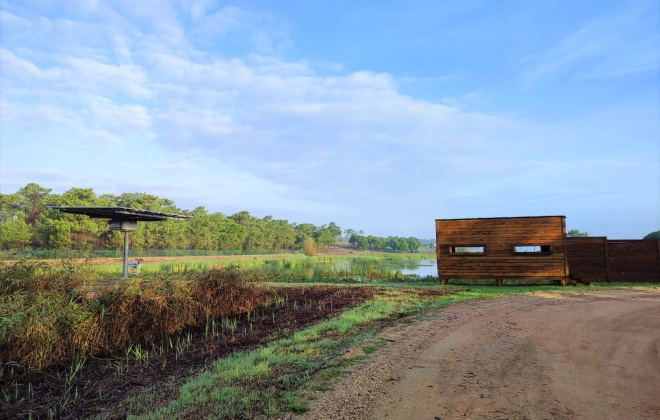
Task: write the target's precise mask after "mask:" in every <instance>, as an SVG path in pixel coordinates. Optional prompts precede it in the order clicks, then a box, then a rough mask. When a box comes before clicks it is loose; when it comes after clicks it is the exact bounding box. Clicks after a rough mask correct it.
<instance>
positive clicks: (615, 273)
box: [607, 239, 660, 283]
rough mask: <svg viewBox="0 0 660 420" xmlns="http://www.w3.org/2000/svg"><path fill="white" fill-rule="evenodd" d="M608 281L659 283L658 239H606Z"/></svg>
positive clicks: (659, 241)
mask: <svg viewBox="0 0 660 420" xmlns="http://www.w3.org/2000/svg"><path fill="white" fill-rule="evenodd" d="M607 265H608V281H610V282H644V283H646V282H650V283H660V240H658V239H641V240H608V241H607Z"/></svg>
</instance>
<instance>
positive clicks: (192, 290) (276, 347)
mask: <svg viewBox="0 0 660 420" xmlns="http://www.w3.org/2000/svg"><path fill="white" fill-rule="evenodd" d="M354 258H355V259H354V260H351V264H350V265H347V266H346V267H343V268H342V267H341V265H340V266H339V269H337V265H336V264H330V263H335V262H336V261H334V260H333V259H332V258H329V257H309V258H299V257H295V258H290V259H288V258H287V259H272V260H271V259H261V260H259V259H253V260H241V261H230V262H225V263H227V264H225V265H223V266H219V265H215V264H212V265H207V264H200V263H197V262H190V261H180V262H176V261H175V262H168V263H163V264H161V265H157V264H154V265H153V266H149V265H146V266H145V267H144V271H142V272H141V275H140V276H139V277H138V278H131V279H130V280H124V281H118V280H116V279H114V278H115V277H116V276H114V275H108V271H105V270H104V269H103V268H104V267H100V266H94V265H91V264H86V263H81V262H79V261H67V260H65V261H62V262H61V263H60V264H57V265H52V264H46V263H45V262H38V261H20V262H14V263H9V264H5V265H4V266H2V267H0V405H1V406H2V410H0V418H20V417H25V418H30V417H32V418H55V417H75V418H79V417H95V418H119V417H121V418H123V417H128V416H130V417H133V416H134V417H138V418H189V417H193V416H202V417H215V418H253V417H255V416H266V417H268V416H276V415H279V414H281V413H285V412H294V413H299V412H304V411H306V410H307V406H308V403H309V400H310V399H312V398H314V396H315V395H316V393H317V392H318V391H323V390H324V389H328V388H329V387H331V384H332V382H333V381H334V380H335V378H337V377H340V376H342V375H343V374H344V372H345V368H346V366H348V365H351V364H355V363H362V362H363V361H364V360H365V358H367V357H369V355H370V354H372V353H374V352H377V351H379V349H380V348H382V347H383V346H385V345H387V343H384V342H381V341H370V342H368V344H365V345H361V344H360V343H362V342H363V340H365V339H368V338H370V337H372V336H373V335H374V334H375V333H376V332H377V331H379V330H380V329H381V328H382V327H383V326H385V325H388V324H389V323H391V322H392V321H393V320H395V319H398V318H400V317H404V316H408V315H411V314H414V313H417V312H420V311H422V310H424V309H427V308H432V307H438V306H443V305H447V304H450V303H453V302H457V301H460V300H465V299H477V298H485V297H490V296H495V295H502V294H512V293H524V292H530V291H540V290H550V289H552V290H557V288H556V287H552V286H533V287H528V286H516V285H512V283H510V284H509V286H507V287H501V288H497V287H491V286H480V287H474V286H473V285H470V286H461V285H450V286H445V287H441V286H439V285H438V283H437V278H433V277H429V278H423V277H419V276H414V275H407V276H406V275H402V274H401V272H400V271H396V270H394V271H393V272H392V270H391V268H389V269H387V268H384V267H383V266H386V264H387V263H388V262H389V261H391V258H386V257H377V256H368V257H354ZM397 258H398V262H399V263H404V264H405V263H406V261H407V259H406V258H405V257H404V256H398V257H397ZM416 258H419V257H417V256H409V260H410V261H411V262H414V261H415V259H416ZM330 267H334V268H333V269H330ZM379 267H380V268H379ZM388 270H389V271H388ZM278 273H279V274H278ZM392 273H394V274H392ZM505 284H506V283H505ZM354 346H358V347H360V348H362V350H363V353H364V355H363V356H359V357H356V358H353V359H346V358H343V357H340V356H341V355H343V354H344V353H345V352H346V351H347V350H348V349H349V348H352V347H354Z"/></svg>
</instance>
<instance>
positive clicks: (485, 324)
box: [305, 289, 660, 420]
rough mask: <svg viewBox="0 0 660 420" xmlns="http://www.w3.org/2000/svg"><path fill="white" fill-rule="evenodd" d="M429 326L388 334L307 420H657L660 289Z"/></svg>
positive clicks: (505, 309)
mask: <svg viewBox="0 0 660 420" xmlns="http://www.w3.org/2000/svg"><path fill="white" fill-rule="evenodd" d="M427 316H428V317H429V319H426V320H423V321H420V322H417V323H415V324H413V325H405V324H399V325H397V326H395V327H392V328H389V329H387V330H385V331H383V332H382V334H381V336H380V337H382V338H384V339H386V340H388V342H390V343H392V344H390V345H389V346H387V347H385V348H383V349H381V350H380V351H378V352H377V353H376V354H375V355H374V356H373V358H372V359H370V360H369V362H367V363H365V364H363V365H361V366H358V367H357V368H354V369H353V371H352V372H351V373H350V375H348V376H347V378H346V379H344V380H343V381H342V382H341V383H340V384H338V385H337V386H335V387H334V389H333V390H332V391H330V392H328V393H325V394H323V395H322V396H321V397H320V399H319V400H318V401H316V402H314V404H313V405H312V411H311V412H310V413H308V414H307V415H306V416H305V418H310V419H368V418H373V419H409V418H414V419H429V420H431V419H444V420H446V419H459V418H469V419H507V418H508V419H623V418H626V419H656V418H660V398H658V396H659V395H660V359H659V356H658V347H660V291H659V290H657V289H645V290H640V291H632V290H630V289H625V290H618V289H617V290H612V289H609V290H605V291H600V290H585V291H559V292H551V293H537V294H531V295H522V296H521V295H519V296H513V297H501V298H494V299H487V300H479V301H470V302H463V303H459V304H456V305H452V306H450V307H447V308H444V309H439V310H434V311H429V312H428V313H427ZM350 355H353V353H351V354H349V356H350Z"/></svg>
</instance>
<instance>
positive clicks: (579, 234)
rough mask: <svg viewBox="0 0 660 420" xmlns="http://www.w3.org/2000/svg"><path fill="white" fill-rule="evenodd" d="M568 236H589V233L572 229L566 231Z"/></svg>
mask: <svg viewBox="0 0 660 420" xmlns="http://www.w3.org/2000/svg"><path fill="white" fill-rule="evenodd" d="M566 236H567V237H569V238H579V237H587V236H589V233H587V232H580V231H579V230H577V229H571V230H569V231H568V232H567V233H566Z"/></svg>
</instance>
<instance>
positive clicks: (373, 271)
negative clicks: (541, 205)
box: [253, 257, 438, 282]
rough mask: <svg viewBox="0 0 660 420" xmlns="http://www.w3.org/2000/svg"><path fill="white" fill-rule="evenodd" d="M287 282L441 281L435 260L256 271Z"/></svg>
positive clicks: (356, 261) (300, 264) (338, 262)
mask: <svg viewBox="0 0 660 420" xmlns="http://www.w3.org/2000/svg"><path fill="white" fill-rule="evenodd" d="M253 269H256V270H258V271H260V272H262V273H265V274H268V275H270V276H281V277H282V278H283V279H290V278H297V279H300V280H302V279H308V280H312V279H314V280H341V279H344V280H355V281H358V282H362V281H387V280H393V281H397V280H398V281H400V280H412V279H414V278H425V277H429V276H431V277H437V275H438V273H437V268H436V260H435V259H410V260H404V259H395V258H393V259H381V258H379V259H373V258H360V257H357V258H327V259H311V260H304V261H300V260H286V259H285V260H270V261H265V262H264V264H263V265H261V266H259V267H254V268H253Z"/></svg>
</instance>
